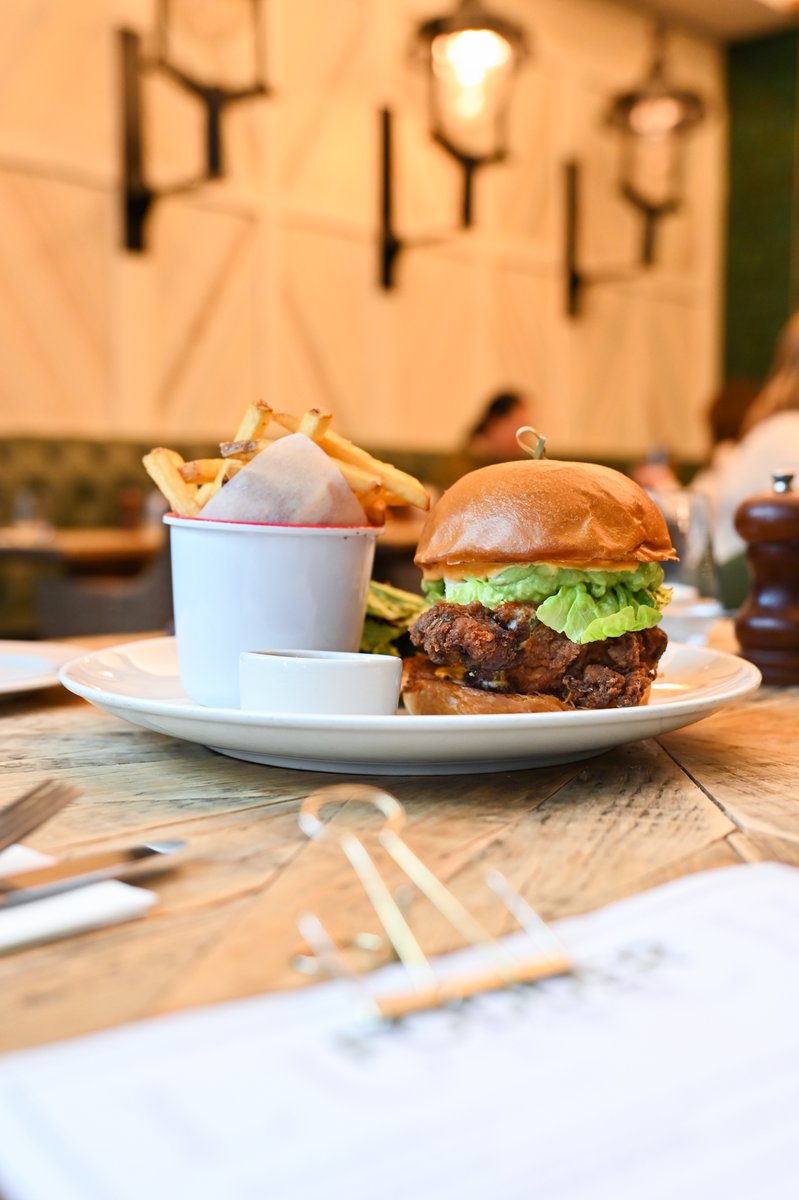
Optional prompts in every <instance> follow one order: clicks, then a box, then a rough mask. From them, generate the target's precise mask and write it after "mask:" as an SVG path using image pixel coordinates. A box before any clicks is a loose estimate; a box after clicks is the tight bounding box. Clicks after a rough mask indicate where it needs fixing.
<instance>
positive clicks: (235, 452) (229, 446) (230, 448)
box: [219, 438, 275, 463]
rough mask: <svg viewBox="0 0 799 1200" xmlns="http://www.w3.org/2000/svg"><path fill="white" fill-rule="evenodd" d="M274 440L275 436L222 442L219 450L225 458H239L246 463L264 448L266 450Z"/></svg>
mask: <svg viewBox="0 0 799 1200" xmlns="http://www.w3.org/2000/svg"><path fill="white" fill-rule="evenodd" d="M274 440H275V439H274V438H247V439H245V440H243V441H236V442H220V443H219V452H220V454H221V455H222V457H223V458H238V459H240V460H241V462H243V463H245V462H249V461H250V459H251V458H255V456H256V454H260V453H261V451H262V450H266V448H267V446H271V445H272V442H273V441H274Z"/></svg>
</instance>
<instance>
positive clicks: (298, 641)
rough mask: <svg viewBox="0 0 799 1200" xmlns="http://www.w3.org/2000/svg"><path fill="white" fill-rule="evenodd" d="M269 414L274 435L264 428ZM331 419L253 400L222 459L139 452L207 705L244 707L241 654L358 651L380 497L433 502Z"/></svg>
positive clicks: (184, 648) (183, 636)
mask: <svg viewBox="0 0 799 1200" xmlns="http://www.w3.org/2000/svg"><path fill="white" fill-rule="evenodd" d="M272 423H276V424H277V425H278V427H279V428H280V431H281V435H282V436H281V437H280V438H279V439H272V438H269V437H267V436H266V434H267V432H268V427H269V425H270V424H272ZM330 423H331V416H330V413H326V412H320V411H318V410H316V409H314V410H311V411H310V412H307V413H306V414H305V415H304V416H303V417H302V418H295V417H293V416H291V415H289V414H287V413H274V412H272V410H271V408H269V406H268V405H266V404H264V403H263V402H260V401H259V402H258V403H257V404H253V405H250V406H249V408H248V409H247V411H246V413H245V414H244V418H243V420H242V421H241V423H240V425H239V428H238V431H237V434H236V437H235V438H234V439H233V441H232V442H222V443H221V444H220V457H219V458H212V459H199V460H196V461H194V462H184V461H183V459H182V458H181V456H180V455H179V454H178V453H177V452H176V451H174V450H167V449H165V448H163V447H159V448H157V449H155V450H152V451H151V452H150V453H149V454H147V455H145V457H144V465H145V467H146V469H147V471H148V473H149V475H150V476H151V478H152V479H153V480H154V482H155V483H156V484H157V485H158V487H159V488H160V490H161V492H162V493H163V495H164V496H165V497H166V498H167V500H168V501H169V504H170V508H171V510H172V511H171V512H170V513H168V514H167V515H166V516H165V517H164V521H165V522H166V524H167V525H168V526H169V527H170V541H171V553H172V593H173V604H174V616H175V636H176V640H177V650H178V662H179V667H180V676H181V681H182V683H183V686H184V688H185V689H186V691H187V692H188V694H189V696H190V697H191V698H192V699H193V700H195V701H197V702H198V703H200V704H205V705H210V706H212V707H223V708H238V707H239V657H240V655H241V654H242V653H244V652H246V651H263V650H276V649H283V650H329V651H343V652H354V651H357V650H358V647H359V644H360V640H361V632H362V629H363V617H364V610H365V606H366V596H367V591H368V587H369V580H370V577H371V571H372V564H373V560H374V550H375V541H376V538H377V537H378V535H379V534H380V532H381V530H382V527H383V521H384V518H385V511H386V507H387V506H389V505H391V506H395V505H400V504H412V505H415V506H417V507H420V508H427V507H428V505H429V497H428V495H427V492H426V491H425V489H424V487H423V485H422V484H421V483H420V482H419V481H418V480H416V479H414V478H413V477H412V476H410V475H407V474H405V473H404V472H403V471H400V470H398V468H396V467H394V466H392V465H391V464H390V463H383V462H380V461H379V460H378V459H376V458H374V457H373V456H372V455H371V454H369V453H368V452H367V451H365V450H362V449H361V448H360V447H358V446H355V445H354V444H353V443H352V442H350V441H348V440H347V439H346V438H343V437H341V436H340V435H339V434H337V433H335V432H334V431H333V430H332V429H331V428H330ZM297 435H300V436H297Z"/></svg>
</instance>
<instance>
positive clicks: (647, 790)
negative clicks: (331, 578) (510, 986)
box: [0, 688, 799, 1051]
mask: <svg viewBox="0 0 799 1200" xmlns="http://www.w3.org/2000/svg"><path fill="white" fill-rule="evenodd" d="M0 728H2V734H3V738H2V759H3V772H2V775H0V804H4V803H6V802H8V801H10V800H11V799H13V798H14V797H15V796H16V795H18V794H19V793H20V792H21V791H22V790H24V789H25V788H27V787H29V786H30V785H32V784H34V783H36V782H38V781H39V780H43V779H46V778H57V779H63V780H67V781H69V782H71V783H76V784H78V785H79V786H80V788H81V790H82V796H81V798H80V799H79V800H78V801H76V802H75V803H73V804H72V805H70V806H69V807H68V808H67V809H65V810H64V811H63V812H62V813H61V814H59V815H58V816H57V817H55V818H54V819H53V820H52V821H50V822H49V823H48V824H47V825H46V826H45V827H44V828H43V829H41V830H40V831H39V832H38V834H36V835H33V836H32V837H31V838H30V839H29V844H30V845H32V846H34V847H36V848H37V849H40V850H42V851H45V852H47V853H50V854H55V855H62V854H68V853H74V852H77V851H81V850H86V849H88V848H89V847H91V848H101V847H112V846H115V845H119V844H123V843H126V842H128V841H132V840H137V841H140V840H143V839H146V838H151V837H153V836H155V835H156V834H157V835H159V836H161V835H163V836H170V837H172V836H174V837H185V838H187V839H188V840H189V841H190V844H191V854H192V859H191V861H190V862H189V863H188V864H187V865H186V866H185V867H184V868H182V869H181V870H180V871H177V872H175V873H174V874H172V875H167V876H164V877H163V878H161V879H159V880H157V881H154V883H153V885H152V886H153V887H154V890H156V891H157V893H158V897H159V902H158V904H157V905H156V906H155V907H154V909H152V910H151V912H150V913H149V914H148V915H147V916H146V917H144V918H142V919H139V920H136V921H133V922H129V923H128V924H124V925H117V926H115V927H112V928H109V929H104V930H97V931H94V932H91V933H87V934H83V935H81V936H78V937H73V938H69V939H67V940H64V941H61V942H55V943H52V944H50V945H46V946H40V947H31V948H29V949H26V950H23V951H18V952H16V953H14V954H8V955H6V956H5V957H2V958H0V997H2V1000H0V1009H1V1010H2V1016H3V1019H2V1021H0V1050H2V1051H8V1050H12V1049H16V1048H20V1047H24V1046H29V1045H34V1044H38V1043H42V1042H46V1041H51V1040H55V1039H59V1038H64V1037H70V1036H74V1035H77V1034H81V1033H86V1032H89V1031H90V1030H95V1029H101V1028H106V1027H109V1026H113V1025H118V1024H121V1023H123V1022H127V1021H134V1020H138V1019H140V1018H144V1017H147V1016H150V1015H153V1014H155V1013H163V1012H169V1011H173V1010H176V1009H182V1008H188V1007H191V1006H195V1005H201V1004H207V1003H212V1002H216V1001H222V1000H227V999H232V998H235V997H240V996H246V995H251V994H255V993H259V992H263V991H267V990H271V989H281V988H289V987H297V986H303V985H305V984H307V983H308V977H307V976H304V975H302V974H300V973H298V971H297V970H296V968H295V966H294V960H295V956H296V955H297V954H298V953H302V952H304V950H305V949H306V948H305V946H304V944H303V942H302V939H301V937H300V934H299V932H298V929H297V918H298V916H299V915H300V914H302V913H304V912H315V913H317V914H318V915H319V916H321V917H322V918H323V919H324V922H325V925H326V928H327V929H328V931H329V932H330V933H331V934H332V935H333V936H334V937H335V938H336V939H337V941H338V942H339V943H340V944H341V945H342V946H344V947H350V949H348V951H347V952H348V953H349V954H350V956H351V959H352V962H353V964H354V965H356V966H357V967H358V969H368V967H369V966H372V965H377V963H379V962H382V961H385V958H386V954H385V953H384V952H383V951H382V950H379V951H377V952H367V951H363V950H357V949H355V948H351V947H352V941H353V939H354V938H355V937H356V936H357V935H358V934H359V933H362V932H373V933H377V931H378V923H377V920H376V917H375V915H374V912H373V910H372V909H371V906H370V904H369V902H368V901H367V900H366V898H365V897H364V895H363V893H362V890H361V888H360V885H359V883H358V881H357V879H356V877H355V875H354V872H353V871H352V869H351V868H350V867H349V865H348V864H347V862H346V860H345V859H344V856H343V854H342V853H341V850H340V848H339V847H338V846H337V844H336V843H335V840H332V841H330V842H312V841H309V840H308V839H307V838H306V837H305V836H304V835H303V834H302V832H301V831H300V829H299V827H298V824H297V813H298V808H299V805H300V802H301V800H302V798H303V797H304V796H305V795H307V794H308V793H309V792H310V791H312V790H313V789H315V788H318V787H320V786H323V785H325V784H328V783H341V782H344V781H345V780H346V778H347V777H345V776H340V775H339V776H331V775H327V774H323V773H318V772H301V771H289V770H283V769H279V768H270V767H262V766H256V765H251V764H248V763H244V762H238V761H236V760H234V759H229V758H225V757H223V756H221V755H218V754H215V753H214V752H212V751H210V750H206V749H204V748H203V747H200V746H196V745H192V744H189V743H187V742H181V741H177V740H174V739H171V738H167V737H163V736H161V735H159V734H155V733H150V732H147V731H144V730H141V729H137V728H135V727H134V726H132V725H128V724H126V723H124V722H122V721H120V720H118V719H116V718H114V717H111V716H109V715H106V714H104V713H102V712H100V711H99V710H97V709H95V708H93V707H92V706H90V705H89V704H87V703H85V702H84V701H81V700H78V699H76V698H75V697H72V696H70V695H68V694H67V693H66V692H64V691H62V690H59V689H49V690H47V691H43V692H39V693H30V694H27V695H25V696H18V697H6V698H4V699H2V700H0ZM797 734H799V688H786V689H769V688H764V689H761V691H760V692H759V693H758V694H757V695H756V696H755V697H753V698H752V699H751V700H749V701H746V702H743V703H741V704H739V705H737V706H735V707H731V708H729V709H725V710H724V711H722V712H720V713H718V714H716V715H715V716H712V717H709V718H707V719H705V720H703V721H701V722H699V723H698V724H697V725H694V726H690V727H689V728H686V729H684V730H680V731H678V732H675V733H671V734H667V735H665V736H663V737H662V738H659V739H658V740H657V741H652V740H649V741H643V742H638V743H635V744H632V745H629V746H625V747H621V748H619V749H616V750H612V751H609V752H607V753H605V754H602V755H600V756H598V757H597V758H594V759H592V760H590V761H588V762H580V763H574V764H571V765H567V766H562V767H552V768H544V769H538V770H527V771H508V772H501V771H500V772H497V773H496V774H494V775H479V776H468V775H465V776H452V777H429V778H418V777H416V778H396V777H392V778H382V779H381V778H379V777H374V778H372V777H369V778H368V779H365V777H363V776H359V777H357V780H356V781H357V782H358V783H363V782H377V783H379V784H381V785H382V786H384V787H385V788H386V789H387V790H389V791H391V792H392V793H393V794H394V795H396V796H397V798H398V799H399V800H400V801H401V802H402V803H403V804H404V805H405V807H406V809H407V825H406V828H405V836H406V840H407V841H408V843H409V844H410V845H411V846H412V847H413V849H414V850H415V851H416V852H417V854H419V855H420V856H421V857H422V858H423V859H424V861H425V862H426V863H427V864H428V865H429V866H430V867H431V868H432V869H433V870H434V871H435V872H436V873H437V874H438V875H439V876H440V877H441V878H442V879H443V880H444V881H445V882H446V883H447V884H448V885H449V886H450V887H451V888H452V890H453V891H454V892H455V893H456V895H458V896H459V897H460V898H461V899H462V900H464V901H465V902H466V903H467V904H468V906H469V908H470V910H471V911H472V912H473V913H474V914H475V915H476V916H477V917H479V918H480V919H481V920H482V921H483V922H484V923H485V924H486V925H487V926H488V928H489V929H490V930H491V931H492V932H493V933H501V932H505V931H509V930H510V929H511V927H512V921H511V919H510V917H509V916H508V915H507V913H505V911H504V910H503V908H502V907H501V906H500V905H499V903H498V902H497V900H496V898H495V896H494V895H493V893H492V892H491V891H490V890H489V889H488V887H487V886H486V885H485V882H484V878H483V877H484V874H485V871H486V869H487V868H488V867H490V866H493V867H498V868H499V869H501V870H502V871H503V872H504V874H505V875H506V876H507V877H508V879H509V880H510V882H511V883H512V884H513V885H514V887H516V888H517V889H518V890H519V892H521V894H522V895H523V896H525V897H526V898H527V899H528V900H529V901H530V903H532V904H533V905H534V906H535V907H536V908H537V909H538V910H539V911H540V912H541V913H542V915H543V916H545V917H547V918H552V917H560V916H564V915H567V914H573V913H579V912H584V911H587V910H589V909H592V908H594V907H596V906H597V905H601V904H605V903H607V902H609V901H612V900H615V899H618V898H620V897H622V896H626V895H629V894H631V893H634V892H638V891H640V890H643V889H645V888H649V887H653V886H655V885H656V884H659V883H662V882H664V881H666V880H668V879H671V878H674V877H676V876H679V875H684V874H687V873H689V872H693V871H699V870H704V869H707V868H714V867H724V866H729V865H733V864H736V863H741V862H749V861H760V860H762V859H778V860H781V861H784V862H787V863H793V864H796V865H799V739H798V738H797ZM335 819H336V821H341V822H345V823H346V822H347V821H351V820H352V814H351V813H348V812H347V806H345V808H344V809H342V810H341V812H340V814H339V815H338V816H337V817H336V818H335ZM370 836H371V835H369V834H368V833H367V838H370ZM369 844H370V848H371V847H372V842H371V840H370V842H369ZM374 853H375V857H376V859H377V860H378V862H379V864H380V865H381V867H385V869H386V875H387V877H388V879H389V882H390V883H391V885H392V887H394V886H399V885H400V883H401V882H402V881H401V878H400V875H399V872H398V869H397V868H395V867H392V865H391V864H390V863H389V862H387V861H386V859H385V857H381V853H382V852H381V851H379V849H375V851H374ZM408 916H409V919H410V920H411V923H412V925H413V928H414V930H415V932H416V933H417V935H418V937H419V940H420V941H421V943H422V945H423V947H424V949H425V951H427V952H429V953H436V952H439V951H444V950H449V949H453V948H455V947H456V946H457V945H458V944H459V939H458V935H457V934H456V933H454V931H453V930H452V929H451V928H450V927H449V926H448V925H447V924H446V923H445V922H444V921H443V919H442V918H441V917H440V916H438V914H436V913H435V911H434V910H432V908H431V906H430V905H429V904H428V903H427V901H425V900H424V899H423V898H422V897H420V896H418V895H417V896H416V897H414V898H413V899H412V901H411V902H410V905H409V909H408Z"/></svg>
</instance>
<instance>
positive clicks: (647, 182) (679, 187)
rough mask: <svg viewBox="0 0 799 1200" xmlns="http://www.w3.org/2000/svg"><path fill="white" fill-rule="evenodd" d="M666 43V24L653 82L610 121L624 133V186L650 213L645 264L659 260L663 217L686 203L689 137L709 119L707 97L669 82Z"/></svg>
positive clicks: (620, 105)
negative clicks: (658, 230) (658, 227)
mask: <svg viewBox="0 0 799 1200" xmlns="http://www.w3.org/2000/svg"><path fill="white" fill-rule="evenodd" d="M665 40H666V32H665V27H664V26H662V25H660V26H658V27H657V29H656V31H655V50H654V55H653V60H652V66H651V68H650V71H649V74H648V75H647V78H646V79H645V80H644V82H643V83H642V84H641V86H640V87H638V88H636V89H634V90H633V91H630V92H625V93H623V94H622V95H620V96H617V97H616V98H615V99H614V100H613V102H612V104H611V107H610V110H609V112H608V117H607V120H608V124H609V125H610V126H611V127H612V128H614V129H617V130H618V131H619V133H620V135H621V153H620V160H619V187H620V189H621V192H622V194H623V195H624V196H626V198H627V199H628V200H629V201H630V202H631V203H632V204H634V205H635V206H636V207H637V208H639V209H640V210H641V211H642V212H643V214H644V222H645V224H644V241H643V250H642V255H641V258H642V262H644V263H645V264H651V263H652V262H653V261H654V256H655V228H656V223H657V220H658V218H659V217H662V216H665V215H666V214H667V213H670V212H674V211H676V209H678V208H679V207H680V204H681V203H682V200H683V189H684V169H685V135H686V133H687V132H688V131H689V130H691V129H693V127H694V126H695V125H697V124H698V123H699V122H700V121H701V120H702V118H703V117H704V115H705V105H704V102H703V100H702V98H701V96H699V95H698V94H697V93H696V92H691V91H686V90H681V89H679V88H676V87H674V86H673V85H672V84H670V83H669V81H668V80H667V78H666V71H665Z"/></svg>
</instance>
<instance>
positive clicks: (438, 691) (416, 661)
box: [402, 654, 573, 717]
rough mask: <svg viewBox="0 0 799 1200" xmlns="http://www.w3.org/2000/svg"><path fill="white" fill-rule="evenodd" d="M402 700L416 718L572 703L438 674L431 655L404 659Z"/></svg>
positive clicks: (551, 709)
mask: <svg viewBox="0 0 799 1200" xmlns="http://www.w3.org/2000/svg"><path fill="white" fill-rule="evenodd" d="M402 699H403V701H404V703H405V707H406V708H407V710H408V712H410V713H413V715H414V716H416V717H437V716H463V715H465V714H470V713H529V712H563V711H564V710H566V709H569V708H572V707H573V705H570V704H564V703H563V701H562V700H558V699H557V697H556V696H547V695H546V694H545V693H543V692H532V693H530V695H525V694H524V693H522V692H487V691H484V690H483V689H482V688H474V687H468V686H467V685H466V684H463V683H455V681H454V680H452V679H445V678H443V677H442V676H440V675H436V672H435V667H434V666H433V664H432V663H431V662H430V660H429V659H428V658H425V657H424V656H423V655H421V654H417V655H416V657H414V658H406V659H405V669H404V671H403V675H402Z"/></svg>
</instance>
